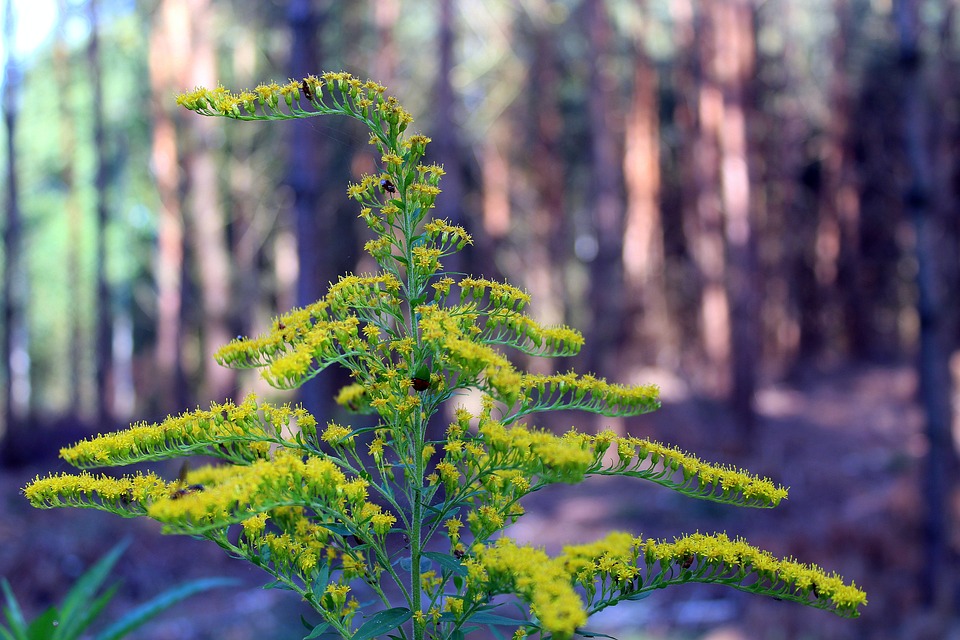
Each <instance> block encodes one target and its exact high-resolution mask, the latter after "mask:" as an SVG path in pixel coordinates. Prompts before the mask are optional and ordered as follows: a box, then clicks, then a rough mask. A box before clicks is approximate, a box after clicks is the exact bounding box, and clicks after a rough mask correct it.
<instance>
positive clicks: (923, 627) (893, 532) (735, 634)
mask: <svg viewBox="0 0 960 640" xmlns="http://www.w3.org/2000/svg"><path fill="white" fill-rule="evenodd" d="M643 377H644V379H643V380H642V381H644V382H651V381H653V382H660V383H661V384H662V387H663V391H664V407H663V409H662V410H661V411H658V412H656V413H654V414H651V415H649V416H643V417H640V418H636V419H632V420H631V421H627V422H625V423H623V424H621V425H615V426H619V427H621V428H625V429H627V430H628V431H629V432H630V433H632V434H633V435H637V436H642V437H652V438H654V439H657V440H660V441H663V442H667V443H670V444H675V445H677V446H679V447H681V448H682V449H685V450H689V451H691V452H695V453H697V454H698V455H699V456H700V457H701V458H703V459H705V460H709V461H714V462H724V463H730V464H733V465H735V466H738V467H743V468H746V469H749V470H750V471H752V472H753V473H756V474H758V475H762V476H768V477H771V478H772V479H774V480H775V481H776V482H778V483H781V484H783V485H785V486H788V487H790V489H791V491H790V497H789V499H788V500H787V501H785V502H784V503H783V504H782V505H781V506H780V507H779V508H777V509H774V510H752V509H738V508H735V507H726V506H722V505H716V504H713V503H708V502H702V501H695V500H691V499H687V498H684V497H683V496H680V495H678V494H675V493H673V492H671V491H668V490H666V489H662V488H660V487H657V486H654V485H652V484H649V483H643V482H640V481H624V480H621V479H612V478H594V479H591V480H589V481H588V482H586V483H584V484H582V485H579V486H576V487H567V486H564V487H551V488H550V489H548V490H545V491H543V492H540V493H539V494H534V495H532V496H529V497H528V499H527V500H526V501H525V502H524V505H525V507H526V509H527V515H526V516H525V517H524V518H522V519H521V520H520V521H519V523H518V524H517V525H515V526H514V527H513V528H512V529H511V531H510V535H512V536H513V537H515V538H517V539H519V540H522V541H529V542H533V543H535V544H538V545H542V546H544V547H546V549H547V550H548V551H552V552H556V551H558V550H559V549H560V548H561V546H562V545H563V544H566V543H580V542H587V541H590V540H593V539H596V538H597V537H599V536H601V535H603V534H604V533H606V532H607V531H609V530H612V529H622V530H626V531H630V532H633V533H635V534H639V533H643V534H644V535H645V536H647V537H656V538H668V539H670V538H672V537H673V536H675V535H680V534H683V533H692V532H694V531H701V532H716V531H725V532H726V533H727V534H728V535H730V536H731V537H733V536H743V537H744V538H746V539H747V540H749V541H750V542H751V543H753V544H756V545H758V546H760V547H763V548H766V549H768V550H770V551H772V552H774V553H775V554H777V555H780V556H793V557H795V558H797V559H799V560H801V561H804V562H814V563H816V564H818V565H820V566H822V567H824V568H825V569H827V571H828V572H832V571H836V572H837V573H839V574H841V575H843V576H844V577H845V578H846V579H848V580H851V579H852V580H854V581H855V582H856V583H857V584H858V586H860V587H862V588H864V589H865V590H866V591H867V594H868V598H869V604H868V606H867V607H866V609H865V610H864V615H863V616H862V617H861V618H860V619H858V620H853V621H851V620H842V619H840V618H837V617H836V616H833V615H832V614H828V613H825V612H822V611H817V610H813V609H809V608H806V607H801V606H798V605H793V604H789V603H785V602H777V601H774V600H771V599H767V598H760V597H757V596H750V595H747V594H742V593H739V592H736V591H733V590H731V589H728V588H724V587H719V586H714V587H708V586H699V585H696V586H691V585H688V586H684V587H676V588H672V589H667V590H664V591H663V592H660V593H657V594H654V595H653V596H652V597H650V598H647V599H645V600H642V601H640V602H636V603H624V604H623V605H620V606H617V607H614V608H611V609H608V610H606V611H604V612H602V613H601V614H599V615H597V616H595V617H594V618H592V619H591V624H590V628H591V629H592V630H595V631H601V632H604V633H608V634H610V635H613V636H615V637H617V638H620V640H631V639H632V640H639V639H641V638H676V639H679V638H684V639H686V638H702V639H709V640H753V639H757V640H779V639H783V640H792V639H807V638H809V639H821V640H832V639H841V638H843V639H846V638H863V639H870V640H883V639H887V638H889V639H900V638H903V639H907V638H910V639H921V640H922V639H924V638H930V639H933V638H948V637H958V638H960V633H958V632H957V629H956V626H957V625H956V622H954V627H953V628H952V629H951V628H950V627H949V626H947V627H944V625H943V624H942V623H938V621H937V620H936V619H934V618H933V617H930V616H924V615H921V614H920V608H919V606H918V601H919V589H918V584H919V576H920V574H921V573H922V569H923V568H924V549H923V544H922V539H921V531H922V522H921V518H922V514H923V500H922V498H921V496H922V493H921V489H920V487H921V481H922V471H923V456H924V452H925V440H924V438H923V434H922V418H921V414H920V412H919V409H918V407H917V405H916V402H915V397H916V379H915V375H914V373H913V371H912V370H911V369H910V368H909V367H906V366H878V365H870V366H867V365H863V366H857V367H845V368H840V369H834V370H831V371H828V372H819V373H810V374H808V375H805V376H802V377H800V378H799V379H797V380H796V381H795V382H792V383H790V384H783V383H780V384H775V385H774V384H771V385H766V386H764V387H763V388H762V389H761V391H760V393H759V395H758V399H757V404H758V408H759V413H760V415H759V420H758V422H757V424H756V427H755V429H754V435H753V436H752V437H751V438H749V442H750V444H751V445H752V446H750V447H744V446H743V443H744V436H743V434H742V433H741V432H740V430H739V429H738V428H737V425H736V424H735V423H734V421H733V420H731V419H730V418H729V416H728V415H727V413H726V412H725V411H724V410H723V409H722V407H720V406H718V405H717V404H715V403H712V402H709V401H705V400H702V399H697V398H695V397H693V396H692V395H690V393H689V390H688V389H687V388H686V387H685V385H683V383H682V382H681V381H679V380H675V379H670V378H669V377H668V376H667V375H666V374H664V373H663V372H655V371H654V372H645V373H644V374H643ZM637 381H638V382H639V381H640V380H637ZM572 419H573V420H575V419H576V417H573V418H572ZM581 424H582V423H581ZM745 450H748V451H749V452H748V453H743V452H744V451H745ZM51 470H52V471H66V470H67V469H66V468H65V467H64V465H63V464H62V463H60V462H58V461H57V462H51V461H47V462H45V463H42V464H37V465H36V466H33V467H30V468H22V469H17V470H12V471H11V470H4V471H2V472H0V482H2V490H3V493H2V495H3V502H2V505H3V506H2V509H3V511H2V518H0V574H2V575H3V576H6V578H7V579H8V580H9V581H10V583H11V584H12V586H13V590H14V592H15V593H16V594H17V596H18V598H19V599H20V601H21V603H22V604H23V606H24V608H25V609H26V610H27V612H28V614H30V613H32V614H36V613H39V611H40V610H41V609H42V608H43V607H45V606H47V605H49V604H50V603H53V602H56V601H57V600H58V599H59V598H60V597H62V595H63V593H64V592H65V591H66V589H67V588H69V586H70V584H71V583H72V581H73V580H74V579H76V577H78V575H79V574H80V573H81V572H82V571H83V570H84V569H85V568H86V567H89V565H90V564H91V563H92V562H93V561H95V560H96V559H97V558H99V557H100V556H101V555H102V554H103V553H104V552H105V551H106V550H107V549H109V548H110V547H111V546H113V545H114V544H116V543H117V542H118V541H119V540H121V539H124V538H128V539H129V540H130V541H131V544H130V546H129V548H128V550H127V551H126V553H125V554H124V556H123V557H122V558H121V560H120V562H119V564H118V566H117V571H116V574H115V576H116V577H117V578H118V579H121V580H122V581H123V586H122V588H121V589H120V590H119V592H118V594H117V596H116V598H115V601H114V603H113V604H112V605H111V608H110V610H109V611H108V614H107V618H108V619H109V617H110V616H116V615H119V613H120V612H122V611H123V610H126V609H128V608H130V607H132V606H134V605H135V604H137V603H140V602H143V601H146V600H147V599H149V598H150V597H152V596H153V595H155V594H157V593H159V592H160V591H162V590H163V589H165V588H168V587H170V586H173V585H175V584H177V583H180V582H183V581H185V580H189V579H193V578H201V577H209V576H215V575H216V576H232V577H236V578H238V579H239V580H240V581H241V583H240V585H239V586H238V587H235V588H224V589H218V590H215V591H211V592H208V593H205V594H202V595H199V596H195V597H194V598H192V599H190V600H188V601H187V602H185V603H183V604H181V605H179V606H178V607H177V608H176V609H175V610H173V611H169V612H167V613H165V614H164V615H162V616H161V617H160V618H158V619H157V620H156V621H154V622H152V623H151V624H150V625H149V626H147V627H145V628H143V629H142V630H141V631H139V632H138V633H136V634H134V636H132V637H135V638H139V639H142V640H254V639H257V640H264V639H265V640H272V639H277V640H287V639H299V638H301V637H302V636H303V634H304V632H303V630H302V629H303V627H302V625H301V623H300V616H301V615H304V616H305V617H306V618H307V619H308V620H316V616H315V615H311V612H310V611H309V609H308V608H307V607H305V606H304V605H303V604H302V603H300V602H298V599H297V598H296V596H294V595H292V594H290V593H288V592H285V591H275V590H263V589H261V588H260V586H261V585H262V584H263V582H264V581H265V576H264V574H262V573H260V572H259V571H258V570H256V569H254V568H252V567H248V566H247V565H246V564H245V563H242V562H237V561H235V560H230V559H229V558H227V557H226V556H225V554H223V553H222V552H221V551H220V549H218V548H216V547H215V546H213V545H211V544H209V543H206V542H203V541H198V540H193V539H190V538H184V537H174V536H162V535H160V534H159V527H158V526H157V525H156V524H155V523H153V522H151V521H146V520H143V519H135V520H123V519H120V518H117V517H115V516H111V515H109V514H104V513H100V512H95V511H89V510H77V509H60V510H54V511H40V510H35V509H32V508H30V507H29V505H28V504H27V503H26V501H25V500H24V499H23V497H22V496H21V495H20V492H19V489H20V487H22V486H23V485H24V484H25V483H26V482H27V481H29V480H30V479H31V478H33V477H34V476H35V475H36V474H38V473H39V474H45V473H47V472H48V471H51ZM165 471H167V473H170V474H171V475H176V469H175V468H173V467H171V470H165ZM952 531H954V532H956V531H958V529H957V527H955V526H954V527H952ZM953 542H954V543H955V542H956V541H955V540H954V541H953ZM641 630H642V631H641ZM951 633H952V634H953V635H951ZM473 637H474V636H471V638H473ZM477 638H479V636H477Z"/></svg>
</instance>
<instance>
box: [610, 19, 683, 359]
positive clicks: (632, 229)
mask: <svg viewBox="0 0 960 640" xmlns="http://www.w3.org/2000/svg"><path fill="white" fill-rule="evenodd" d="M646 17H647V16H644V18H646ZM644 46H645V45H644V42H643V36H642V35H641V36H640V39H639V41H638V42H636V43H635V44H634V47H636V52H635V54H634V71H633V94H632V96H631V98H630V107H629V111H628V112H627V117H626V130H625V135H624V138H625V148H624V154H623V175H624V186H625V188H626V224H625V229H624V234H623V271H624V297H625V298H626V300H627V303H626V306H627V309H626V313H627V316H628V317H629V318H630V319H631V322H632V324H633V325H634V329H633V333H634V335H633V336H632V338H631V340H632V341H636V342H637V343H639V344H640V345H641V346H642V347H643V348H644V351H649V352H650V354H651V355H652V357H653V358H654V360H659V359H660V355H661V354H665V353H666V352H667V351H668V350H669V345H674V344H676V337H675V336H673V335H672V334H673V328H672V326H671V322H670V318H669V312H668V309H667V297H666V281H665V279H664V275H665V264H664V245H663V222H662V220H661V219H660V119H659V116H658V107H659V101H658V91H657V88H658V84H659V82H658V78H657V71H656V69H655V68H654V66H653V61H652V60H651V59H650V57H649V56H648V55H647V53H646V51H645V50H644ZM670 359H671V360H673V359H674V358H672V357H671V358H670Z"/></svg>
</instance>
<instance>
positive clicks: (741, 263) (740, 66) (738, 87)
mask: <svg viewBox="0 0 960 640" xmlns="http://www.w3.org/2000/svg"><path fill="white" fill-rule="evenodd" d="M708 11H710V12H711V13H713V17H712V21H713V28H714V35H715V37H716V40H715V43H716V44H715V51H714V55H715V57H714V59H713V65H712V67H713V69H712V73H713V74H714V76H715V77H716V81H717V84H718V88H719V90H720V93H721V94H722V101H723V104H722V107H721V110H722V115H721V117H720V129H719V145H720V158H719V160H720V202H721V208H722V210H723V235H724V243H725V245H726V253H727V273H726V278H725V280H726V289H727V297H728V300H729V305H730V306H729V309H730V311H729V313H730V320H729V327H730V358H731V363H730V364H731V367H732V368H731V387H730V401H731V405H732V407H733V410H734V413H735V414H736V416H737V419H738V422H739V424H740V425H741V427H742V434H743V435H744V436H745V437H744V438H743V441H744V442H749V441H750V439H749V436H750V435H752V428H753V424H754V420H755V416H754V409H753V397H754V392H755V390H756V362H757V358H758V357H759V355H760V354H759V348H758V347H759V343H758V335H759V334H758V328H759V322H758V318H757V296H758V291H759V290H760V285H761V282H760V279H759V274H758V273H757V268H756V249H755V238H754V231H753V227H754V224H753V220H752V215H751V197H752V196H751V192H752V185H751V180H750V159H749V135H748V131H747V121H748V110H749V109H750V106H749V88H748V84H749V81H750V78H752V76H753V73H754V67H755V41H754V21H753V9H752V8H751V6H750V4H749V3H748V2H747V0H729V1H725V2H711V3H710V8H709V9H708Z"/></svg>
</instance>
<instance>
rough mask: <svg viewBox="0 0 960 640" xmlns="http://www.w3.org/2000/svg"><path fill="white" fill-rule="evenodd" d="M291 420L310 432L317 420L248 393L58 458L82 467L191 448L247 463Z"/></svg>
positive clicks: (88, 442)
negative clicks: (230, 400)
mask: <svg viewBox="0 0 960 640" xmlns="http://www.w3.org/2000/svg"><path fill="white" fill-rule="evenodd" d="M291 423H295V424H296V425H298V426H299V428H300V429H303V430H306V431H308V432H309V431H311V430H313V429H315V427H316V420H315V419H314V417H313V416H311V415H310V414H309V413H308V412H307V411H306V410H305V409H304V408H303V407H299V406H298V407H291V406H290V405H289V404H285V405H281V406H276V405H273V404H270V403H260V402H258V401H257V398H256V396H255V395H253V394H251V395H248V396H247V397H246V398H245V399H244V401H243V402H242V403H240V404H239V405H238V404H234V403H232V402H226V403H223V404H218V403H214V404H212V405H211V406H210V409H209V410H206V409H197V410H195V411H190V412H187V413H183V414H181V415H179V416H175V417H169V418H167V419H166V420H164V421H163V422H161V423H159V424H146V423H137V424H134V425H132V426H130V427H129V428H128V429H124V430H122V431H118V432H115V433H108V434H103V435H98V436H96V437H93V438H89V439H85V440H81V441H80V442H78V443H77V444H75V445H73V446H71V447H65V448H63V449H61V450H60V457H61V458H63V459H64V460H65V461H66V462H68V463H70V464H71V465H73V466H75V467H79V468H81V469H83V468H90V467H103V466H114V465H126V464H131V463H134V462H143V461H147V460H162V459H167V458H173V457H179V456H183V455H185V454H191V453H192V454H204V455H212V456H216V457H220V458H225V459H228V460H232V461H236V462H249V461H252V460H257V459H261V458H264V457H266V455H267V453H268V451H269V449H270V443H276V442H280V441H281V440H282V439H283V430H284V429H285V428H287V427H289V426H290V424H291Z"/></svg>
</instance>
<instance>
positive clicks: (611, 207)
mask: <svg viewBox="0 0 960 640" xmlns="http://www.w3.org/2000/svg"><path fill="white" fill-rule="evenodd" d="M583 8H584V11H585V15H584V28H585V29H586V36H587V43H588V44H587V47H588V57H589V63H588V69H589V71H588V73H589V79H588V89H587V92H588V97H587V103H588V113H587V118H588V128H589V132H590V169H589V171H590V192H589V200H588V202H589V207H590V208H591V209H592V214H593V219H592V222H593V232H594V234H595V236H596V255H595V256H594V257H593V259H592V261H591V262H590V274H591V285H590V309H591V313H592V323H591V325H590V336H589V337H590V342H588V344H589V345H590V349H589V353H588V361H587V370H589V371H591V372H594V373H599V372H604V373H605V374H606V375H616V372H617V371H618V370H619V366H620V363H619V362H618V358H617V355H618V354H619V352H620V349H621V347H622V345H623V342H624V333H625V332H624V323H623V309H624V307H623V297H624V296H623V260H622V256H623V231H624V220H623V216H624V211H623V174H622V170H623V159H622V155H621V152H620V150H619V149H618V148H617V143H616V135H617V132H616V131H614V130H612V128H611V126H612V118H611V116H610V114H611V109H612V107H613V105H612V104H611V103H612V100H613V96H614V91H613V87H612V82H613V79H612V78H611V77H610V76H609V74H608V72H607V69H606V60H607V59H608V56H609V53H610V50H611V46H612V45H611V37H612V34H611V26H610V22H609V16H608V15H607V11H606V7H605V3H604V1H603V0H586V2H585V3H584V7H583Z"/></svg>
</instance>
